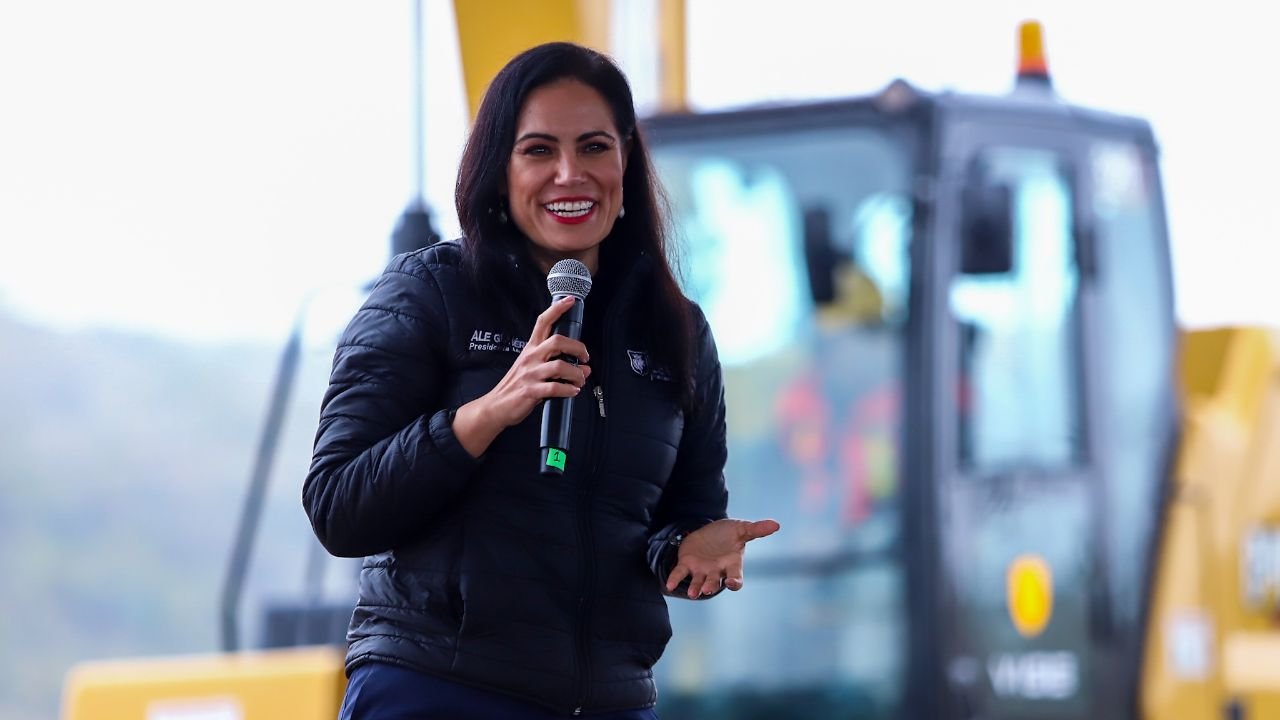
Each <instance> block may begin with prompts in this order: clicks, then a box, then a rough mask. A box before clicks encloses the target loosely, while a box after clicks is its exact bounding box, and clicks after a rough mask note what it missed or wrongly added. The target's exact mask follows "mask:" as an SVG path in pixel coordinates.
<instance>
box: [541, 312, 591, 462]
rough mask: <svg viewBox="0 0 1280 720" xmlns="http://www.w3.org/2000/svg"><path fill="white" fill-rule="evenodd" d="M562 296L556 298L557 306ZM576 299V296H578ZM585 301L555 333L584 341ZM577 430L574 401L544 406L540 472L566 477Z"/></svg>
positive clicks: (565, 317)
mask: <svg viewBox="0 0 1280 720" xmlns="http://www.w3.org/2000/svg"><path fill="white" fill-rule="evenodd" d="M561 297H563V296H561V295H556V296H554V297H552V299H551V302H557V301H559V300H560V298H561ZM575 297H576V296H575ZM582 309H583V302H582V298H577V299H576V300H575V301H574V303H573V307H571V308H569V309H568V310H566V311H565V313H564V315H561V316H560V319H559V320H556V324H555V326H554V327H553V328H552V332H553V333H555V334H556V335H564V336H566V337H570V338H573V339H574V340H580V339H581V338H582ZM560 359H561V360H564V361H566V362H570V363H573V364H574V365H577V364H578V359H577V358H575V357H570V356H567V355H561V356H560ZM572 427H573V398H550V399H548V400H547V401H546V402H544V403H543V404H542V437H541V441H540V444H541V447H542V452H540V453H539V463H538V470H539V472H541V473H542V474H543V475H563V474H564V466H565V463H566V461H567V460H568V456H569V430H570V429H571V428H572Z"/></svg>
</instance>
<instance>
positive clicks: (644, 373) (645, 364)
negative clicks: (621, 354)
mask: <svg viewBox="0 0 1280 720" xmlns="http://www.w3.org/2000/svg"><path fill="white" fill-rule="evenodd" d="M627 357H628V358H630V360H631V369H632V371H634V372H635V374H637V375H639V376H640V377H648V378H652V379H654V380H662V381H664V382H669V381H670V380H671V373H669V372H667V370H666V369H665V368H660V367H654V366H653V365H651V364H650V363H649V354H648V353H645V352H641V351H639V350H628V351H627Z"/></svg>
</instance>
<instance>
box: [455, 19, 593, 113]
mask: <svg viewBox="0 0 1280 720" xmlns="http://www.w3.org/2000/svg"><path fill="white" fill-rule="evenodd" d="M608 8H609V3H607V2H592V1H591V0H454V3H453V12H454V18H455V20H456V22H457V25H458V48H459V50H460V52H461V53H462V74H463V78H464V80H465V84H466V87H467V103H468V105H469V106H470V108H471V116H472V117H475V114H476V111H477V110H478V109H479V107H480V100H481V99H482V98H483V97H484V91H485V89H486V88H488V87H489V83H490V82H491V81H492V80H493V76H494V75H497V74H498V71H499V70H501V69H502V66H503V65H506V64H507V61H508V60H510V59H511V58H513V57H515V56H516V55H518V54H520V53H521V52H523V51H525V50H527V49H529V48H531V47H533V46H535V45H540V44H542V43H545V42H553V41H568V42H576V43H578V44H581V45H587V46H588V47H594V48H596V49H597V50H602V51H608V47H607V45H608V37H609V33H608V28H609V10H608Z"/></svg>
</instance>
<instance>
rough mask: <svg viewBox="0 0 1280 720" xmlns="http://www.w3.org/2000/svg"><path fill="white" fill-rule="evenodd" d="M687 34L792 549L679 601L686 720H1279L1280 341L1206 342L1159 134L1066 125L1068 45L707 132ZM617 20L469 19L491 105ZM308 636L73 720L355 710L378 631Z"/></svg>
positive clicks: (330, 627) (1026, 40)
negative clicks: (981, 86) (987, 87)
mask: <svg viewBox="0 0 1280 720" xmlns="http://www.w3.org/2000/svg"><path fill="white" fill-rule="evenodd" d="M535 5H536V8H535V7H533V6H535ZM658 5H659V8H660V12H659V22H658V25H659V27H660V28H662V32H660V33H658V35H659V36H660V37H661V38H662V40H661V42H660V43H658V44H657V47H659V48H660V58H661V62H660V66H661V68H662V74H663V76H664V77H667V78H668V80H667V81H664V83H663V88H664V91H663V96H662V99H663V103H664V106H665V107H666V108H667V110H666V111H664V112H661V113H659V114H657V115H655V116H653V117H650V118H648V119H647V121H646V122H644V123H643V131H644V132H645V133H647V138H648V140H649V142H650V145H651V147H652V150H653V153H654V156H655V162H656V163H657V166H658V168H659V171H660V174H661V177H662V180H663V183H664V185H665V187H666V189H667V191H668V194H669V196H670V202H671V209H672V220H673V226H674V228H675V230H676V232H677V235H678V237H679V239H680V240H681V243H682V247H683V248H684V255H683V257H682V267H683V269H684V282H685V287H686V291H687V292H688V293H689V295H690V296H691V297H693V298H694V299H696V300H697V301H698V302H699V303H700V304H701V306H702V308H703V309H704V311H705V312H706V314H707V317H708V318H709V320H710V322H711V325H712V327H713V329H714V332H715V335H716V338H717V342H718V344H719V348H720V353H721V360H722V364H723V366H724V372H725V381H726V394H727V406H728V408H729V418H728V425H729V432H730V436H729V445H730V458H729V464H728V467H727V469H726V472H727V476H728V477H729V478H730V487H731V493H732V495H731V509H732V511H733V513H734V514H735V515H738V516H742V517H756V516H760V517H765V516H768V517H775V518H777V519H778V520H780V521H781V523H782V525H783V527H784V528H785V531H784V532H782V533H780V534H778V535H777V536H776V537H775V538H772V539H771V542H770V543H768V544H761V545H760V546H759V547H758V548H756V547H753V550H752V553H751V554H750V556H749V557H748V559H747V566H746V568H745V573H746V577H747V578H748V586H749V587H748V588H747V590H746V591H745V592H742V593H738V594H735V595H734V596H732V597H724V598H719V599H717V600H715V601H713V602H707V603H687V602H679V601H672V602H670V603H669V606H670V611H671V616H672V623H673V627H674V638H673V640H672V642H671V644H670V645H669V647H668V649H667V652H666V654H665V656H664V657H663V659H662V660H661V662H660V663H659V664H658V667H657V669H656V673H657V675H658V684H659V688H660V693H661V694H660V699H659V707H658V710H659V714H660V715H661V716H662V717H663V718H664V719H665V720H692V719H695V718H696V719H698V720H718V719H722V718H723V719H728V718H734V719H736V720H747V719H761V720H763V719H766V718H767V719H769V720H783V719H789V718H795V719H804V720H814V719H819V720H828V719H831V720H835V719H840V718H847V719H850V720H853V719H858V720H862V719H867V720H870V719H877V720H878V719H882V718H883V719H890V718H892V719H902V720H978V719H979V718H981V719H984V720H991V719H1014V718H1017V719H1019V720H1041V719H1043V720H1054V719H1065V718H1098V719H1107V720H1110V719H1117V720H1119V719H1120V718H1142V719H1143V720H1175V719H1177V720H1210V719H1215V720H1216V719H1220V718H1230V719H1232V720H1260V719H1263V718H1280V335H1277V334H1275V333H1273V332H1272V331H1269V330H1267V329H1264V328H1247V327H1235V328H1214V329H1198V330H1186V329H1180V328H1179V327H1178V325H1177V322H1176V319H1175V316H1174V311H1173V308H1174V302H1173V287H1172V285H1173V281H1172V271H1171V259H1170V244H1169V234H1168V228H1167V227H1166V220H1165V208H1164V198H1163V192H1162V187H1161V177H1160V172H1159V162H1158V161H1159V155H1158V148H1157V145H1156V142H1155V138H1154V134H1153V131H1152V129H1151V127H1150V125H1149V124H1148V123H1147V122H1146V121H1144V120H1142V119H1139V118H1133V117H1123V116H1119V115H1114V114H1110V113H1106V112H1101V111H1097V110H1093V109H1088V108H1084V107H1079V106H1076V105H1072V104H1070V103H1069V102H1067V101H1066V100H1064V99H1063V98H1061V97H1059V95H1058V94H1057V93H1056V92H1055V90H1054V87H1053V82H1052V78H1051V75H1050V73H1049V68H1048V64H1047V60H1046V53H1045V51H1044V42H1043V40H1044V37H1043V30H1042V28H1041V26H1040V25H1039V24H1038V23H1034V22H1029V23H1026V24H1024V25H1022V26H1021V27H1020V29H1019V48H1020V50H1019V61H1018V69H1017V75H1016V81H1015V83H1014V87H1013V88H1012V90H1011V91H1010V92H1008V93H1007V94H1004V95H998V96H978V95H969V94H962V93H954V92H940V93H935V92H926V91H923V90H921V89H918V88H916V87H913V86H912V85H911V84H909V83H907V82H905V81H894V82H893V83H891V84H889V85H888V86H887V87H885V88H884V89H883V90H882V91H880V92H878V93H874V94H872V95H870V96H866V97H857V98H848V99H840V100H831V101H823V102H816V103H806V104H786V105H773V106H763V107H757V108H746V109H739V110H732V111H719V112H707V113H690V112H687V111H684V110H683V109H682V107H681V104H682V97H683V93H684V86H683V79H682V78H683V72H684V54H683V43H684V30H683V24H682V18H683V15H684V7H683V2H680V1H679V0H662V1H661V2H660V3H658ZM608 7H609V6H608V5H607V4H602V3H590V2H581V1H580V0H555V1H552V0H548V2H545V3H536V4H534V3H525V2H521V1H520V0H456V1H455V15H456V18H457V22H458V33H459V42H460V47H461V50H462V54H463V60H464V63H463V67H464V72H465V74H466V84H467V89H468V97H469V99H470V102H471V103H472V107H473V108H474V106H475V103H476V102H478V98H479V96H480V93H481V92H482V91H483V88H484V85H485V83H486V82H487V80H488V78H490V77H492V75H493V73H494V72H495V71H496V70H497V68H498V67H500V65H501V64H502V63H503V62H504V61H505V60H506V59H507V58H509V57H510V56H512V55H514V54H515V53H516V52H518V51H519V50H521V49H523V48H524V47H528V46H530V45H533V44H535V43H538V42H542V41H545V40H552V39H568V40H576V41H579V42H584V43H586V44H591V45H595V46H599V47H606V46H607V37H608V33H607V32H605V31H604V30H603V29H602V28H604V27H606V25H604V24H602V23H607V15H608V10H607V8H608ZM602 8H605V9H602ZM498 18H501V19H502V20H501V22H499V21H498ZM495 27H502V28H504V29H505V30H504V33H498V32H495V31H494V28H495ZM286 355H287V353H286ZM282 376H283V374H282ZM241 555H243V553H241ZM229 586H231V587H235V584H234V583H229ZM234 599H235V598H234V593H233V597H232V598H231V600H232V601H233V602H232V603H231V604H230V607H232V608H234ZM277 611H278V613H277V614H278V617H277V620H281V621H284V622H292V623H293V626H295V627H304V626H305V627H310V628H312V629H313V631H311V632H300V633H294V634H292V635H290V634H288V633H286V634H284V635H282V636H281V637H284V636H288V637H287V639H286V640H280V639H279V637H277V639H276V641H270V639H268V641H267V642H265V643H264V644H265V645H267V646H269V647H265V648H258V649H254V650H242V649H240V648H238V647H235V646H234V642H229V643H227V645H228V647H227V648H226V652H223V653H218V654H214V655H210V656H201V657H189V658H171V659H156V660H112V661H100V662H88V663H84V664H81V665H79V666H77V667H75V668H73V669H72V671H71V672H70V673H69V675H68V677H67V679H66V683H65V688H64V698H63V704H62V718H63V720H85V719H88V718H93V719H97V720H115V719H117V718H147V719H148V720H161V719H163V720H183V719H187V720H190V719H191V718H201V719H202V720H211V719H217V720H259V719H264V718H298V719H302V720H306V719H309V718H317V719H319V718H333V717H335V716H336V714H337V710H338V706H339V703H340V699H341V695H342V692H343V688H344V683H345V680H344V676H343V667H342V657H343V637H342V630H343V628H344V626H345V620H346V617H348V616H349V612H350V605H349V604H347V605H345V606H339V607H336V608H331V609H330V610H329V611H328V614H327V615H325V614H322V613H321V614H317V607H316V603H314V602H311V603H304V602H300V603H298V605H297V607H296V608H293V609H292V610H289V609H287V608H286V609H285V610H283V611H281V610H280V609H277ZM326 618H327V620H326ZM226 619H227V618H226V617H224V620H226ZM276 625H279V623H276ZM269 626H270V625H269ZM283 645H297V646H298V647H282V646H283Z"/></svg>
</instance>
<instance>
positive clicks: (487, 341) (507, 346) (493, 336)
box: [467, 330, 528, 353]
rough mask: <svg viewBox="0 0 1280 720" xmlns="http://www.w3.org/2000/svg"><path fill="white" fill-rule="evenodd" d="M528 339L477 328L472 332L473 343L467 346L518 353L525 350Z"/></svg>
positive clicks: (476, 348) (474, 348)
mask: <svg viewBox="0 0 1280 720" xmlns="http://www.w3.org/2000/svg"><path fill="white" fill-rule="evenodd" d="M527 342H528V341H527V340H524V339H521V338H513V337H507V336H506V335H503V334H502V333H496V332H492V331H489V330H476V331H475V332H473V333H471V343H470V344H469V345H468V346H467V349H468V350H489V351H494V350H498V351H506V352H513V353H518V352H520V351H521V350H524V346H525V344H526V343H527Z"/></svg>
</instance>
